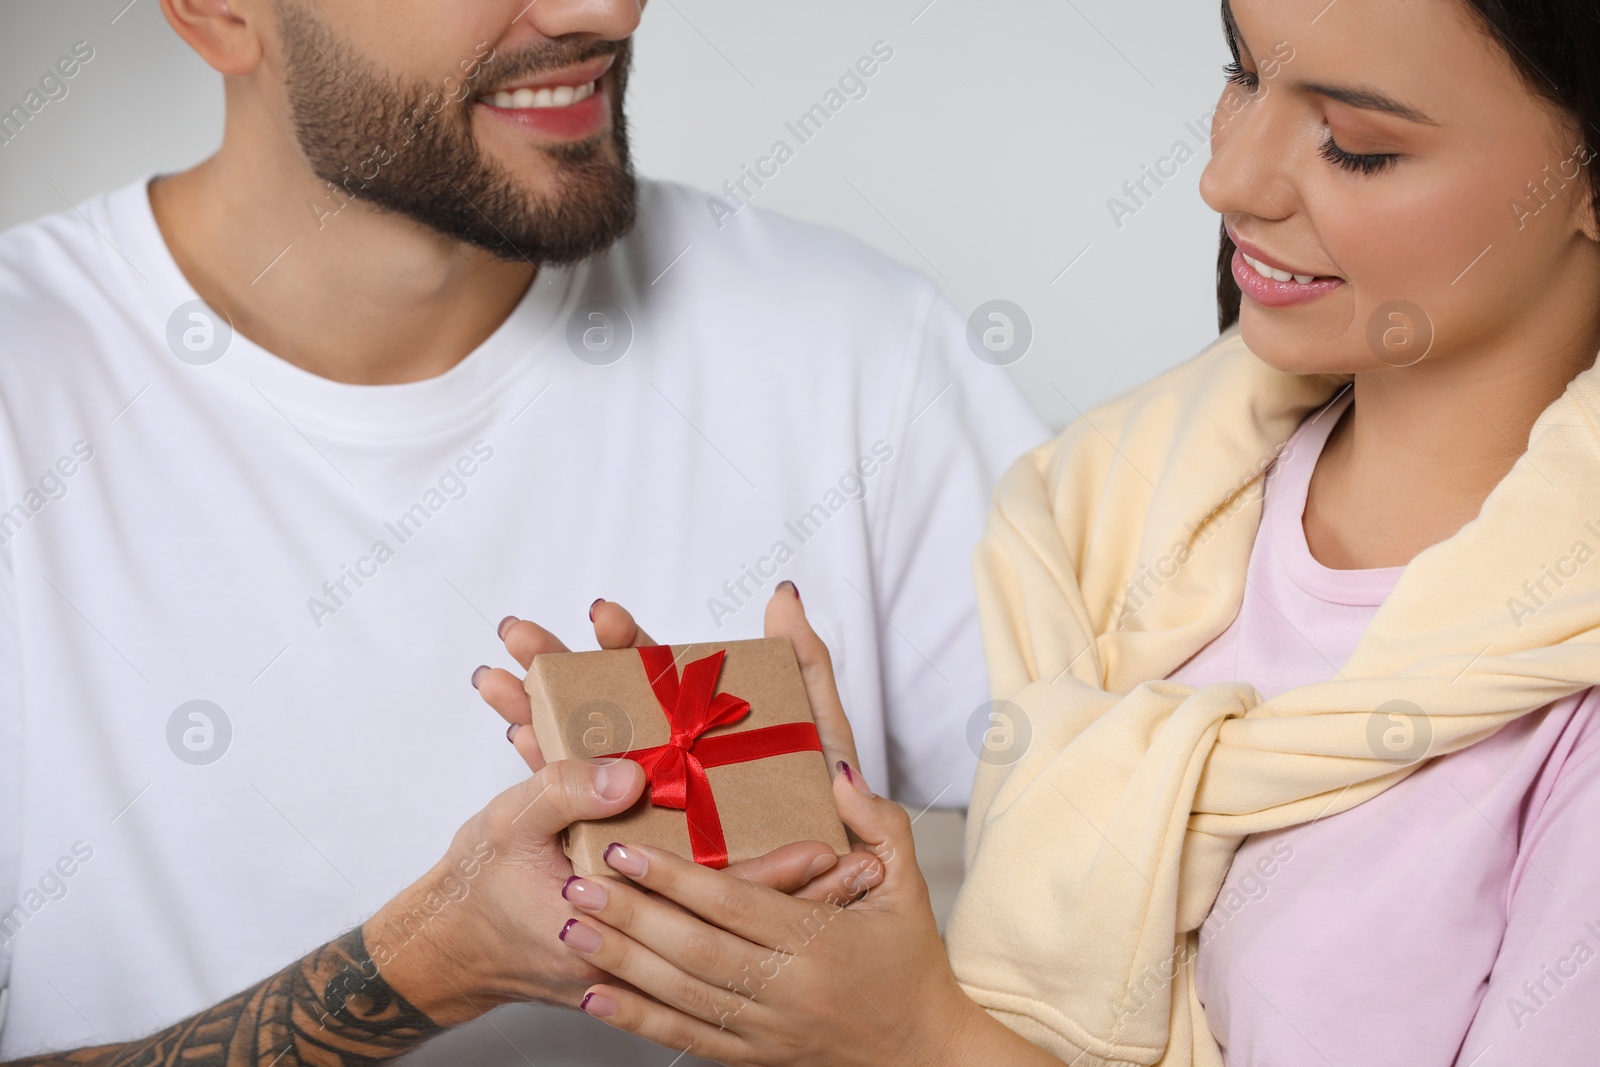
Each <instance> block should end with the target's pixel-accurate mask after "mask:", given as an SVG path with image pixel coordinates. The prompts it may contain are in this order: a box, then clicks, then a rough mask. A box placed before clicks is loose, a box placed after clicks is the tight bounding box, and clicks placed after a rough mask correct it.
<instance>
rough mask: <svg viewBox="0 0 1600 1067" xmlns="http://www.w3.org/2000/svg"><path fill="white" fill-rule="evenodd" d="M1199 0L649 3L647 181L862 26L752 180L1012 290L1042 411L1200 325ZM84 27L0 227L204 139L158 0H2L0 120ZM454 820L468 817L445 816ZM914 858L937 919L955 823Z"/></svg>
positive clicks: (1205, 44) (923, 832)
mask: <svg viewBox="0 0 1600 1067" xmlns="http://www.w3.org/2000/svg"><path fill="white" fill-rule="evenodd" d="M1219 25H1220V24H1219V17H1218V6H1217V4H1216V3H1214V2H1212V0H1201V2H1198V3H1180V2H1178V0H1145V2H1142V3H1128V2H1127V0H1009V2H997V0H932V2H931V3H930V2H929V0H804V2H793V3H786V4H779V3H773V2H772V0H652V2H651V3H650V5H649V7H648V8H647V10H646V13H645V18H644V25H643V27H642V28H641V29H640V31H639V35H638V46H637V50H636V59H635V63H636V72H635V77H634V81H633V83H632V87H631V90H630V97H629V113H630V118H631V122H632V127H633V130H634V143H635V146H636V156H637V160H638V163H639V168H640V170H641V172H643V173H645V174H648V175H651V176H655V177H664V178H673V179H677V180H679V181H683V182H687V183H689V184H692V185H695V186H699V187H701V188H704V189H707V190H716V189H719V188H720V187H721V185H722V183H723V182H724V181H726V180H729V179H731V178H736V177H738V175H739V168H740V166H741V164H754V162H755V161H756V159H757V158H758V157H760V156H763V155H765V154H767V152H768V151H769V150H770V148H771V146H772V144H773V142H774V141H775V140H776V139H778V138H780V137H781V138H784V139H785V140H789V141H790V142H791V144H793V143H794V138H793V137H792V136H791V135H789V134H788V133H787V132H786V131H785V130H784V128H783V127H784V123H785V121H788V120H792V119H794V118H796V117H798V116H799V115H800V114H801V113H802V112H804V111H806V110H807V109H808V108H810V107H811V106H812V105H813V104H815V103H817V102H818V101H820V100H821V98H822V96H823V94H824V93H825V92H826V91H827V90H828V89H829V88H830V87H831V86H833V85H834V84H835V83H836V81H837V80H838V78H839V76H840V75H841V74H842V73H843V72H844V71H845V70H846V69H847V68H849V67H850V66H851V65H852V64H853V63H854V62H855V60H856V59H857V58H858V57H859V56H862V55H865V54H867V53H868V52H869V51H870V50H871V48H872V45H873V43H874V42H876V41H879V40H883V41H887V42H888V43H889V44H890V45H891V46H893V48H894V52H895V55H894V58H893V59H892V60H891V61H890V62H889V63H888V64H887V65H885V66H884V67H883V69H882V70H881V71H880V72H879V73H878V74H877V75H876V76H875V77H873V78H872V79H871V81H870V82H869V93H868V95H867V96H866V97H865V98H864V99H862V100H859V101H853V102H851V103H850V104H849V105H848V106H846V107H845V108H844V109H843V110H842V111H841V112H840V113H839V114H838V115H837V116H835V117H834V119H833V120H832V121H830V122H829V123H828V125H827V127H826V128H825V129H824V130H823V132H822V133H821V134H820V135H819V136H818V137H817V138H816V139H814V140H812V141H811V142H810V143H808V144H806V145H804V146H800V147H799V149H798V152H797V155H796V157H795V158H794V160H793V161H791V162H790V163H788V164H787V165H785V166H784V167H783V168H782V169H781V171H780V173H779V174H778V176H777V177H776V178H774V179H771V180H770V181H768V182H767V184H766V187H765V188H764V189H762V190H760V192H759V193H758V195H757V198H756V201H755V202H756V203H757V204H758V205H760V206H762V207H765V208H769V209H773V210H777V211H781V212H784V213H786V214H789V215H793V216H797V217H799V218H803V219H809V220H813V221H817V222H821V223H825V224H827V225H830V226H834V227H838V228H839V229H842V230H845V231H847V232H849V233H851V234H854V235H856V236H857V237H860V238H861V239H862V240H864V241H866V242H868V243H869V244H872V245H874V246H875V247H877V248H878V249H880V250H882V251H883V252H884V253H886V254H887V255H890V256H892V257H894V258H895V259H898V260H901V261H903V262H905V263H908V264H910V265H912V266H914V267H916V268H918V269H920V270H922V271H923V272H925V273H927V274H929V275H930V276H932V277H933V278H935V280H937V281H938V282H939V283H940V284H941V285H942V286H943V287H944V289H945V291H946V292H947V293H948V294H949V296H950V298H951V300H953V301H954V302H955V304H956V305H957V306H958V307H960V308H961V309H962V311H963V312H971V311H972V310H973V309H974V308H976V307H977V306H978V305H979V304H982V303H984V302H985V301H988V300H992V299H997V298H998V299H1006V300H1010V301H1013V302H1014V303H1016V304H1018V305H1020V306H1022V307H1023V308H1024V309H1025V311H1026V312H1027V314H1028V315H1029V317H1030V318H1031V320H1032V322H1033V326H1034V341H1033V347H1032V349H1031V351H1030V352H1029V353H1028V354H1027V355H1026V356H1025V357H1024V358H1023V359H1022V360H1021V361H1020V362H1018V363H1017V364H1016V365H1015V366H1014V367H1013V368H1012V372H1013V373H1014V374H1015V375H1016V377H1017V379H1018V381H1019V382H1020V383H1021V385H1022V387H1023V389H1024V390H1025V391H1026V393H1027V395H1028V397H1029V398H1030V400H1031V401H1032V402H1033V403H1034V405H1035V406H1036V407H1037V408H1038V409H1039V411H1040V412H1041V413H1043V414H1044V415H1045V417H1046V418H1047V419H1048V420H1049V421H1050V422H1051V424H1052V425H1055V426H1061V425H1063V424H1065V423H1066V422H1067V421H1068V420H1069V419H1071V418H1072V417H1073V416H1074V414H1075V412H1076V411H1078V410H1086V409H1087V408H1089V407H1090V406H1092V405H1094V404H1098V403H1100V402H1102V401H1104V400H1106V399H1109V398H1110V397H1111V396H1113V395H1115V394H1116V393H1118V392H1120V391H1122V390H1125V389H1127V388H1129V387H1131V386H1133V385H1135V384H1137V383H1138V382H1140V381H1142V380H1144V379H1146V378H1148V377H1150V376H1152V375H1153V374H1155V373H1157V372H1158V371H1160V370H1163V369H1165V368H1167V367H1169V366H1171V365H1173V364H1174V363H1176V362H1178V361H1179V360H1181V359H1183V358H1185V357H1187V356H1188V355H1190V354H1192V353H1193V352H1195V351H1197V350H1199V349H1200V348H1201V347H1202V346H1203V345H1204V344H1205V343H1206V342H1207V341H1209V340H1210V339H1211V338H1212V337H1214V336H1215V334H1216V329H1215V312H1214V303H1213V295H1212V294H1213V281H1212V269H1213V263H1214V259H1215V255H1216V240H1217V236H1216V235H1217V220H1216V217H1215V216H1214V215H1213V214H1212V213H1211V212H1209V211H1208V210H1207V209H1206V207H1205V205H1204V204H1203V203H1201V201H1200V198H1199V194H1198V192H1197V183H1198V180H1199V175H1200V171H1201V169H1202V168H1203V167H1204V165H1205V160H1206V159H1207V158H1208V154H1207V152H1206V150H1205V145H1204V143H1203V139H1202V136H1197V134H1196V132H1195V131H1197V130H1198V131H1202V133H1203V131H1204V130H1205V129H1206V123H1207V120H1208V119H1209V116H1210V113H1211V110H1212V108H1213V107H1214V106H1215V103H1216V99H1217V96H1218V94H1219V92H1220V90H1221V87H1222V77H1221V74H1220V72H1219V66H1220V64H1221V63H1223V62H1224V61H1225V60H1226V58H1227V55H1226V48H1225V46H1224V44H1223V41H1222V35H1221V31H1220V28H1219ZM79 40H86V41H88V42H89V43H90V44H92V45H93V46H94V49H95V58H94V59H93V60H92V61H91V62H90V63H89V64H88V65H87V66H86V67H84V69H83V70H82V72H81V73H80V74H79V75H78V76H77V77H76V78H75V79H73V80H72V81H71V82H70V83H69V84H70V87H71V91H70V93H69V95H68V96H67V97H66V98H65V99H63V100H61V101H57V102H52V103H50V104H48V105H47V106H46V107H45V109H44V110H43V111H41V112H40V113H39V114H38V115H37V116H35V118H34V120H33V121H32V122H30V123H29V125H28V126H27V127H26V129H25V130H24V132H23V133H22V135H21V136H19V137H18V138H16V139H15V140H14V141H12V142H11V143H10V144H6V145H0V228H3V227H7V226H11V225H14V224H16V223H19V222H23V221H26V220H27V219H30V218H33V217H35V216H38V215H41V214H45V213H49V212H55V211H60V210H63V209H65V208H67V207H68V205H69V202H77V201H79V200H82V199H85V198H87V197H89V196H91V195H93V194H95V193H97V192H100V191H102V190H105V189H109V188H112V187H115V186H118V185H122V184H125V183H127V182H130V181H133V180H135V179H137V178H139V177H141V176H143V175H147V174H151V173H156V172H163V171H173V170H178V169H181V168H183V167H185V166H188V165H190V164H192V163H195V162H197V161H199V160H200V159H202V158H204V157H205V156H206V155H207V154H209V153H210V152H211V151H212V150H213V148H214V147H215V145H216V144H217V143H218V140H219V138H220V136H221V129H222V85H221V76H220V75H218V74H216V73H214V72H212V71H211V70H210V68H208V67H207V66H205V64H204V63H202V62H201V61H200V60H199V59H198V58H197V57H196V56H195V55H194V54H193V53H192V52H190V51H189V50H188V48H187V46H186V45H184V44H183V42H182V41H180V40H179V39H178V37H177V36H176V35H175V34H174V33H173V32H172V31H171V30H170V29H169V28H168V26H167V24H166V22H165V20H164V19H163V18H162V15H161V9H160V6H159V3H158V0H133V2H132V4H131V5H130V4H129V3H128V0H0V111H3V110H8V109H9V108H10V107H11V106H12V105H13V104H15V103H19V102H20V101H21V99H22V97H23V95H24V94H25V93H26V92H27V91H28V90H29V88H31V87H33V86H34V85H35V84H36V82H37V80H38V78H39V76H40V75H41V74H43V73H44V72H45V70H46V69H47V68H48V67H49V66H50V65H51V64H52V63H53V62H54V61H55V60H56V59H57V57H59V56H62V55H64V54H66V53H67V52H68V51H69V50H70V49H71V47H72V45H73V43H74V42H76V41H79ZM1179 141H1183V142H1185V143H1186V144H1187V145H1188V146H1189V148H1190V149H1193V150H1195V151H1196V158H1194V159H1193V160H1191V161H1190V162H1188V163H1187V164H1185V165H1184V166H1183V167H1182V168H1181V169H1180V171H1179V173H1178V174H1177V176H1176V177H1174V178H1171V179H1164V181H1165V184H1164V186H1162V187H1161V188H1159V189H1155V187H1154V186H1153V185H1151V186H1149V188H1151V189H1153V190H1154V191H1155V195H1154V196H1153V197H1152V198H1150V199H1149V200H1148V202H1147V203H1146V204H1145V205H1144V206H1142V207H1141V208H1140V209H1139V210H1138V212H1137V213H1136V214H1135V215H1133V216H1132V217H1129V218H1125V219H1123V224H1122V225H1121V226H1120V227H1119V226H1118V225H1117V224H1116V223H1115V222H1114V220H1113V218H1112V215H1111V212H1110V210H1109V208H1108V206H1107V201H1108V199H1109V198H1111V197H1113V196H1120V195H1123V194H1122V186H1123V183H1124V182H1126V181H1130V180H1137V179H1138V178H1139V177H1140V176H1141V169H1142V168H1143V167H1144V166H1146V165H1154V164H1155V162H1156V161H1157V159H1159V158H1160V157H1163V156H1166V155H1168V154H1170V153H1171V151H1172V149H1173V146H1174V144H1175V143H1176V142H1179ZM463 814H465V813H463ZM917 831H918V838H919V851H920V853H921V859H922V861H923V865H924V867H925V869H926V870H927V872H928V874H929V879H930V882H931V883H932V887H933V891H934V896H935V903H936V906H937V907H938V908H939V912H940V914H941V915H943V914H944V912H945V909H946V908H947V907H948V904H949V901H950V899H951V897H952V896H953V893H954V889H955V886H956V884H957V882H958V880H959V877H960V869H961V861H960V841H959V835H960V818H959V816H956V815H951V814H946V813H938V812H929V813H928V814H927V815H926V816H924V817H923V818H921V819H920V820H919V822H918V823H917Z"/></svg>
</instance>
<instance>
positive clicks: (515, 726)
mask: <svg viewBox="0 0 1600 1067" xmlns="http://www.w3.org/2000/svg"><path fill="white" fill-rule="evenodd" d="M520 729H522V724H521V723H520V722H514V723H512V724H511V725H510V726H507V727H506V740H507V741H510V742H511V743H512V744H513V745H514V744H516V743H517V731H518V730H520Z"/></svg>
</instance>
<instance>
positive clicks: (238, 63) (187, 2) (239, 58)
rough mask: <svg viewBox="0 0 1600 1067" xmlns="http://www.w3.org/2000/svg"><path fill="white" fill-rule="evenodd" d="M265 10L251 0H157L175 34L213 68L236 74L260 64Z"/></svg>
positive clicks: (241, 73)
mask: <svg viewBox="0 0 1600 1067" xmlns="http://www.w3.org/2000/svg"><path fill="white" fill-rule="evenodd" d="M269 10H270V7H269V8H265V9H264V8H263V6H262V5H260V4H257V3H255V2H254V0H161V11H162V13H163V14H164V15H166V16H167V21H168V22H169V23H171V24H172V28H173V29H174V30H176V31H177V33H178V36H179V37H182V38H183V39H184V41H186V42H187V43H188V45H189V47H190V48H193V49H194V50H195V51H196V52H197V53H199V55H200V58H201V59H203V60H205V61H206V63H207V64H209V65H210V66H211V68H212V69H213V70H216V71H218V72H220V73H222V74H232V75H236V76H237V75H245V74H250V73H252V72H253V71H254V70H255V69H256V67H258V66H259V65H260V63H261V57H262V54H263V52H264V49H263V45H262V40H261V34H262V32H263V31H264V30H265V28H266V26H267V25H268V22H267V13H266V12H267V11H269Z"/></svg>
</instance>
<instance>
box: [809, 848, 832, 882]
mask: <svg viewBox="0 0 1600 1067" xmlns="http://www.w3.org/2000/svg"><path fill="white" fill-rule="evenodd" d="M838 863H839V857H838V856H835V855H834V854H833V853H831V852H824V853H823V854H822V855H820V856H818V857H817V858H816V859H814V860H812V861H811V866H809V867H807V868H806V873H805V876H804V880H805V881H807V882H809V881H811V879H813V878H816V877H818V876H819V875H821V874H824V873H826V872H828V871H831V870H833V868H834V867H836V866H837V865H838Z"/></svg>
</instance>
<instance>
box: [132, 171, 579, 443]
mask: <svg viewBox="0 0 1600 1067" xmlns="http://www.w3.org/2000/svg"><path fill="white" fill-rule="evenodd" d="M156 177H158V175H152V176H149V177H147V178H145V179H143V180H141V181H139V182H136V183H134V184H133V185H130V186H127V187H125V188H123V189H120V190H116V191H114V192H112V193H109V194H107V196H106V199H105V210H106V213H107V223H108V225H109V226H110V228H111V230H112V233H113V235H114V239H115V244H116V245H117V247H119V248H126V249H128V250H129V251H130V252H133V253H136V254H137V253H142V255H140V256H139V258H140V259H141V260H142V262H141V263H140V266H141V267H142V268H143V270H142V271H141V273H142V274H143V275H144V277H145V280H146V282H147V283H148V284H136V283H135V287H136V288H137V289H138V290H139V291H140V294H141V296H142V298H143V299H144V301H145V302H146V303H148V304H149V305H150V307H151V308H152V310H154V311H155V312H156V313H157V314H158V315H159V316H161V319H160V321H161V322H162V323H163V324H164V323H165V322H166V321H167V319H168V318H169V317H170V316H171V315H172V314H173V313H174V311H175V310H176V309H177V308H179V307H180V306H182V305H183V304H185V303H188V302H189V301H192V300H199V299H200V297H199V294H198V293H196V292H195V290H194V287H193V286H192V285H191V284H190V283H189V279H188V278H187V277H185V276H184V273H183V271H182V270H181V269H180V268H179V266H178V263H177V260H176V259H174V258H173V256H172V251H171V249H169V248H168V247H167V243H166V239H165V238H164V237H163V236H162V233H161V228H160V226H159V225H158V224H157V223H156V218H155V211H154V209H153V208H152V206H151V204H150V193H149V187H150V183H151V182H153V181H155V179H156ZM284 254H285V255H292V254H293V250H292V249H290V250H288V251H286V252H285V253H284ZM587 271H588V264H587V263H582V264H579V265H577V266H575V267H541V268H540V270H539V274H538V276H537V277H536V278H535V279H534V281H533V284H532V285H530V286H529V287H528V292H527V293H526V294H525V295H524V296H523V298H522V300H521V301H519V302H518V303H517V305H516V307H515V308H513V309H512V312H511V314H510V315H508V316H507V317H506V320H505V321H504V322H502V323H501V324H500V325H499V327H497V328H496V329H495V331H494V332H493V333H492V334H490V335H489V337H488V338H486V339H485V340H484V341H483V343H481V344H480V345H478V347H477V348H475V349H473V350H472V352H470V353H468V354H467V356H466V357H465V358H464V359H462V360H461V361H460V362H459V363H457V364H456V365H455V366H453V367H451V368H450V369H449V370H447V371H445V372H444V373H443V374H438V375H435V376H434V377H432V378H425V379H423V380H421V381H416V382H405V383H402V384H396V385H352V384H348V383H345V382H336V381H334V380H332V379H330V378H324V377H322V376H320V375H317V374H313V373H311V372H310V371H307V370H303V369H302V368H300V367H297V366H295V365H294V364H293V363H290V362H289V361H288V360H285V359H283V358H282V357H280V356H277V355H274V354H273V353H272V352H269V351H268V350H266V349H265V348H262V347H261V346H260V345H258V344H256V343H255V342H253V341H251V340H250V339H249V338H246V337H243V336H240V335H238V334H234V335H233V337H232V339H231V341H230V342H229V346H228V349H227V352H226V353H225V354H224V355H223V356H222V358H221V359H219V360H217V361H216V362H215V363H213V364H210V365H207V366H201V367H196V368H195V370H197V371H202V372H204V371H218V372H222V373H223V374H225V375H226V376H227V378H228V379H231V380H232V381H233V384H234V385H235V386H236V387H237V388H238V389H239V391H241V392H242V393H244V394H247V395H256V396H258V397H259V398H263V399H265V400H266V401H267V402H268V403H269V404H271V405H272V406H273V407H275V408H278V409H280V410H292V411H293V412H295V413H296V420H295V421H296V422H299V421H300V420H301V419H302V418H304V419H309V420H310V421H311V422H313V423H315V424H317V425H319V426H320V427H321V428H323V429H325V430H329V431H332V432H336V433H337V432H341V431H342V432H346V433H355V434H358V435H360V436H380V437H381V436H403V437H418V436H425V435H426V434H428V433H429V432H430V431H432V430H434V429H442V428H444V427H448V426H454V425H459V422H460V420H461V419H462V418H463V417H465V416H467V415H469V414H470V413H471V412H472V411H473V410H476V409H479V408H481V407H484V406H487V405H488V404H490V403H492V402H494V401H495V400H496V398H498V397H499V396H501V395H503V394H504V392H505V391H506V390H507V389H508V388H509V387H510V386H511V384H512V381H513V380H514V379H515V378H517V377H520V376H521V375H523V374H526V373H527V372H528V371H529V370H530V369H531V368H532V367H533V366H534V365H535V364H536V363H538V362H539V361H540V359H541V358H542V357H543V356H545V355H546V354H548V353H549V352H550V351H551V350H552V342H553V341H554V340H555V336H556V333H557V330H558V326H559V323H560V322H561V319H562V313H563V311H564V310H565V308H566V305H567V304H568V302H569V301H570V300H571V299H572V297H573V294H575V293H577V292H579V291H581V288H582V280H583V278H584V277H586V275H587Z"/></svg>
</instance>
